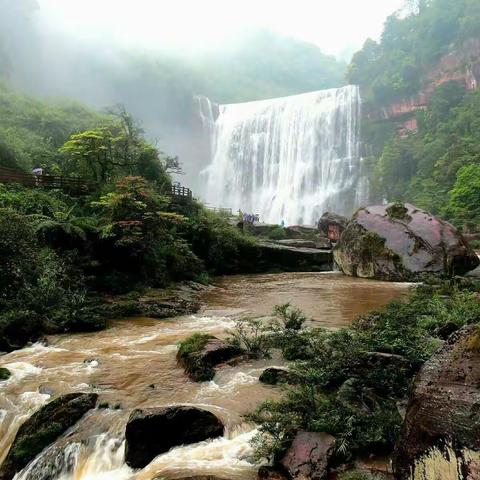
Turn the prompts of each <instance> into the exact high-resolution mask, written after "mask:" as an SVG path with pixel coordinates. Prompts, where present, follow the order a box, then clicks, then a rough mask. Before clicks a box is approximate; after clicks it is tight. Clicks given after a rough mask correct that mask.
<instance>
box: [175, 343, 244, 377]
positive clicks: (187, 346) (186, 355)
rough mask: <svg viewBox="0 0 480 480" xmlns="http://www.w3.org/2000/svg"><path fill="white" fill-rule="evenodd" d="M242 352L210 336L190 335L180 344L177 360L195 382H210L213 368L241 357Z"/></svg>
mask: <svg viewBox="0 0 480 480" xmlns="http://www.w3.org/2000/svg"><path fill="white" fill-rule="evenodd" d="M242 353H243V350H241V349H240V348H238V347H236V346H234V345H231V344H230V343H228V342H225V341H223V340H220V339H218V338H216V337H213V336H211V335H198V334H197V335H192V336H191V337H189V338H188V339H186V340H185V341H184V342H182V343H181V345H180V349H179V350H178V354H177V360H178V361H179V363H180V364H181V365H182V366H183V367H184V369H185V373H187V375H188V376H189V377H190V378H191V379H192V380H193V381H195V382H205V381H208V380H212V379H213V377H214V376H215V369H214V367H215V366H217V365H220V364H222V363H225V362H228V361H230V360H232V359H234V358H235V357H237V356H239V355H242Z"/></svg>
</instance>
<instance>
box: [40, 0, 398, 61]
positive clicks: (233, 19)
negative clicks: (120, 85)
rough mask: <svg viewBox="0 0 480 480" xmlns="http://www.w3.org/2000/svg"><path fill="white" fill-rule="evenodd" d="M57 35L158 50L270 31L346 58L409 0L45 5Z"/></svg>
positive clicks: (137, 0)
mask: <svg viewBox="0 0 480 480" xmlns="http://www.w3.org/2000/svg"><path fill="white" fill-rule="evenodd" d="M38 2H39V3H40V6H41V15H42V17H43V18H46V19H48V22H49V23H50V25H53V26H55V28H56V29H58V30H62V31H67V32H69V33H71V34H74V35H75V36H77V37H79V38H82V39H89V40H92V39H93V40H98V39H102V40H106V39H113V40H114V41H115V42H116V43H119V44H122V45H124V44H125V45H134V46H140V47H146V48H152V49H158V48H172V47H177V48H182V49H198V48H212V47H215V46H217V45H222V44H224V43H225V41H226V40H227V39H229V38H230V37H232V36H234V35H235V34H237V33H238V32H239V31H241V30H243V29H245V28H249V27H266V28H269V29H271V30H274V31H277V32H280V33H282V34H285V35H287V36H291V37H296V38H299V39H303V40H307V41H309V42H312V43H315V44H316V45H318V46H319V47H320V48H321V49H322V50H323V51H324V52H326V53H329V54H334V55H337V56H338V55H342V54H344V52H345V51H353V50H356V49H358V48H359V47H361V46H362V44H363V42H364V41H365V39H366V38H367V37H373V38H376V37H378V36H379V35H380V33H381V30H382V25H383V22H384V21H385V19H386V17H387V16H388V15H390V14H391V13H393V12H394V11H396V10H398V9H399V8H400V7H401V6H402V5H403V4H404V3H405V0H81V1H79V0H38Z"/></svg>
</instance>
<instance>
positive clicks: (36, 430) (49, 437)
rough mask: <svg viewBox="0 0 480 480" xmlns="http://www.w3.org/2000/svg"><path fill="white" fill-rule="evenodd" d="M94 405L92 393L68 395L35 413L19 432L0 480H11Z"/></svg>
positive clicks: (95, 400) (94, 395)
mask: <svg viewBox="0 0 480 480" xmlns="http://www.w3.org/2000/svg"><path fill="white" fill-rule="evenodd" d="M96 402H97V395H96V394H95V393H70V394H68V395H64V396H62V397H59V398H57V399H55V400H53V401H52V402H50V403H48V404H47V405H45V406H43V407H42V408H41V409H40V410H39V411H38V412H36V413H34V414H33V415H32V416H31V417H30V418H29V419H28V420H27V421H26V422H25V423H24V424H23V425H22V426H21V427H20V429H19V430H18V433H17V435H16V437H15V440H14V441H13V444H12V446H11V447H10V450H9V452H8V454H7V457H6V458H5V461H4V462H3V464H2V466H1V467H0V480H11V479H12V478H13V477H14V476H15V474H16V473H17V472H19V471H20V470H22V469H23V468H25V467H26V466H27V465H28V463H30V462H31V461H32V460H33V459H34V458H35V457H36V456H37V455H38V454H39V453H40V452H41V451H42V450H44V449H45V448H46V447H48V446H49V445H51V444H52V443H53V442H55V440H57V438H58V437H60V436H61V435H62V434H63V433H65V432H66V431H67V430H68V429H69V428H70V427H72V426H73V425H75V423H77V422H78V421H79V420H80V418H82V417H83V415H85V413H87V412H88V411H89V410H91V409H92V408H94V407H95V404H96Z"/></svg>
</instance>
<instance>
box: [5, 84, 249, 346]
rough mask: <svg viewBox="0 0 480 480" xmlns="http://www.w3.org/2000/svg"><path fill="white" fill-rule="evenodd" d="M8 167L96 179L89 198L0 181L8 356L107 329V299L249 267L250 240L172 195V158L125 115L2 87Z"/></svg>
mask: <svg viewBox="0 0 480 480" xmlns="http://www.w3.org/2000/svg"><path fill="white" fill-rule="evenodd" d="M0 96H1V97H0V100H1V101H0V109H2V111H3V113H5V115H3V114H2V115H0V118H1V120H0V141H1V142H2V143H1V144H2V148H1V149H0V166H8V167H10V168H14V169H17V170H20V171H21V170H23V171H25V172H26V173H30V172H31V169H32V167H34V166H35V165H40V166H42V167H43V168H44V172H45V174H60V175H63V176H66V177H68V178H79V179H81V180H82V181H90V182H92V183H91V191H90V194H89V195H87V196H85V195H83V196H77V195H74V194H71V193H68V192H66V191H61V190H44V189H43V188H40V187H41V179H40V181H39V184H40V185H39V186H37V187H30V188H27V187H22V186H20V185H16V184H9V185H2V184H0V351H10V350H12V349H15V348H18V347H21V346H23V345H24V344H25V343H26V342H28V341H34V340H37V339H38V338H39V336H40V335H41V333H42V332H43V333H52V332H63V331H79V330H82V331H84V330H96V329H99V328H103V327H104V326H105V317H106V315H107V314H106V312H105V311H104V310H103V308H101V305H100V303H101V302H100V298H101V295H102V294H103V293H124V292H129V291H131V290H138V289H145V288H148V287H153V288H158V287H166V286H168V285H169V284H171V283H172V282H177V281H182V280H197V281H204V280H205V278H206V277H207V276H208V274H209V273H223V272H224V271H225V269H226V268H228V269H229V271H232V272H233V271H241V270H242V268H245V264H246V263H248V261H249V258H248V255H244V253H245V252H246V251H247V249H248V248H252V247H253V246H254V242H253V240H251V239H250V238H249V237H246V236H244V235H243V234H242V233H241V232H240V231H239V230H238V229H237V228H236V227H235V226H232V225H230V224H229V223H228V222H227V220H226V219H224V218H222V217H220V216H218V215H215V214H213V213H210V212H207V211H206V210H204V208H203V207H202V206H201V205H199V204H198V203H197V202H196V201H194V200H193V201H190V202H186V203H185V202H183V203H182V202H180V203H179V202H176V201H175V200H174V199H172V197H171V195H170V191H171V178H170V171H172V169H177V168H178V163H177V161H176V159H175V158H169V157H165V156H164V155H163V154H162V153H161V152H159V151H158V150H157V148H156V147H155V146H154V145H152V144H150V143H148V142H147V141H146V140H145V138H144V136H143V132H142V130H141V129H140V128H139V127H138V125H137V124H136V122H135V121H134V119H133V118H132V117H131V116H130V115H129V114H128V113H127V112H126V111H125V110H124V109H123V108H121V107H118V108H116V109H114V110H112V111H111V112H110V113H109V114H99V113H96V112H94V111H91V110H88V109H86V108H85V107H82V106H78V105H69V104H63V105H60V106H52V105H50V104H48V103H45V102H39V101H36V100H33V99H31V98H29V97H26V96H22V95H18V94H15V93H13V92H12V91H10V90H8V89H7V88H6V87H2V89H1V90H0Z"/></svg>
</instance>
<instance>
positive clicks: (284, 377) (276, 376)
mask: <svg viewBox="0 0 480 480" xmlns="http://www.w3.org/2000/svg"><path fill="white" fill-rule="evenodd" d="M259 381H260V382H261V383H265V384H267V385H278V384H279V383H289V384H291V385H294V384H295V383H298V378H297V376H296V375H295V374H294V373H293V372H292V371H290V370H289V369H288V368H279V367H269V368H267V369H265V370H264V371H263V372H262V374H261V375H260V378H259Z"/></svg>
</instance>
